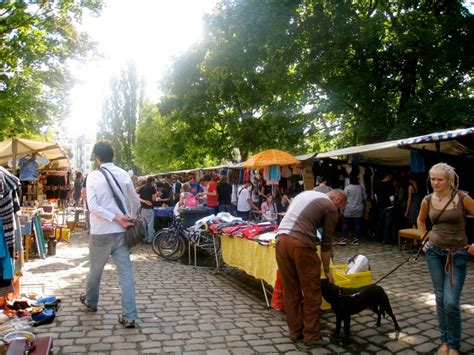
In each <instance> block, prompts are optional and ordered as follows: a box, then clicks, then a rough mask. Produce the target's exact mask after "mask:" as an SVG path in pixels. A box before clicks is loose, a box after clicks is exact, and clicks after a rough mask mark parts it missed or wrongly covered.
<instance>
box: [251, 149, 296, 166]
mask: <svg viewBox="0 0 474 355" xmlns="http://www.w3.org/2000/svg"><path fill="white" fill-rule="evenodd" d="M298 164H300V161H299V160H298V159H296V158H295V157H294V156H293V155H291V154H289V153H287V152H284V151H282V150H278V149H269V150H264V151H263V152H260V153H257V154H255V155H252V156H251V157H250V158H249V159H248V160H247V161H245V162H244V163H243V164H242V167H244V168H250V169H261V168H264V167H266V166H270V165H280V166H282V165H298Z"/></svg>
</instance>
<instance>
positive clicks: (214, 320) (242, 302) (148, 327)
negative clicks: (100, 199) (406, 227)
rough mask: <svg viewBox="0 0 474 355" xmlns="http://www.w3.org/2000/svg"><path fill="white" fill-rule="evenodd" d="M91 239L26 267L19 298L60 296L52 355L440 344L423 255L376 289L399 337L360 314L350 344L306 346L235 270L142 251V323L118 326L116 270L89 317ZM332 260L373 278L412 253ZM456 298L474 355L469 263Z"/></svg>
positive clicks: (377, 247) (411, 348) (372, 350)
mask: <svg viewBox="0 0 474 355" xmlns="http://www.w3.org/2000/svg"><path fill="white" fill-rule="evenodd" d="M87 243H88V235H87V234H86V233H75V234H74V235H73V238H72V239H71V241H70V242H69V243H65V242H61V243H59V244H58V246H57V255H56V256H50V257H47V258H46V259H34V260H30V261H29V262H27V263H26V266H25V273H24V277H23V278H22V292H23V293H25V294H28V293H31V292H37V293H43V294H50V293H55V294H56V295H57V296H59V297H61V298H62V306H61V309H60V310H59V312H58V315H57V317H56V320H55V322H53V323H52V324H50V325H45V326H41V327H38V328H35V331H36V333H37V334H44V335H50V336H52V337H53V338H54V352H55V353H57V354H61V353H63V354H71V353H78V354H92V353H102V354H142V353H143V354H145V353H164V352H171V353H185V354H200V353H211V354H250V353H287V354H432V353H434V352H436V349H437V346H438V333H437V330H436V329H437V327H436V320H435V306H434V296H433V293H432V289H431V283H430V281H429V277H428V274H427V271H426V263H425V259H424V257H423V256H421V257H420V260H419V261H418V262H417V263H409V264H405V265H403V266H402V267H401V268H400V269H399V270H397V271H396V272H395V273H394V274H392V275H391V276H389V277H388V278H387V279H385V280H383V281H382V282H381V285H382V286H383V287H384V289H385V290H386V292H387V294H388V296H389V298H390V301H391V304H392V307H393V310H394V313H395V315H396V317H397V319H398V322H399V324H400V327H401V328H402V331H401V332H400V333H399V334H398V335H397V334H396V332H395V331H394V326H393V323H392V321H391V320H390V318H386V319H383V320H382V324H381V326H380V327H379V328H377V327H376V326H375V322H376V316H375V314H373V313H372V312H371V311H367V310H366V311H364V312H362V313H361V314H359V315H356V316H353V318H352V324H351V334H352V341H351V343H350V344H347V345H343V344H341V343H340V342H338V341H337V340H335V339H332V338H331V342H330V343H329V344H326V345H318V346H315V347H311V348H309V347H306V346H305V345H303V344H302V343H293V342H291V341H289V339H288V338H287V326H286V322H285V316H284V314H283V313H282V312H279V311H275V310H269V309H267V308H266V306H265V302H264V297H263V293H262V291H261V287H260V283H259V282H257V281H256V280H254V279H253V278H251V277H247V276H246V275H244V274H243V273H242V272H239V271H238V270H235V269H231V268H225V269H224V270H222V271H220V272H218V273H216V272H215V271H213V270H210V269H204V268H194V267H192V266H189V265H185V264H179V263H169V262H166V261H164V260H162V259H160V258H159V257H158V256H157V255H155V254H154V253H153V251H152V250H151V247H150V246H141V247H139V248H138V249H137V250H136V252H135V253H134V254H133V266H134V271H135V281H136V285H137V304H138V311H139V318H138V326H137V328H135V329H125V328H124V327H123V326H122V325H120V324H118V322H117V317H118V315H119V314H120V313H121V306H120V292H119V285H118V277H117V275H116V273H115V270H114V266H113V264H108V265H107V266H106V269H105V271H104V275H103V278H102V286H101V300H100V304H99V310H98V312H97V313H88V312H85V311H84V307H83V305H82V304H80V303H79V301H78V297H79V295H80V293H82V292H83V289H84V280H85V277H86V273H87V271H88V261H87V253H88V245H87ZM334 254H335V258H334V260H335V263H345V262H346V261H347V259H348V258H349V257H350V256H352V255H355V254H363V255H367V256H368V257H369V259H370V262H371V266H372V272H373V280H374V281H375V280H378V279H379V278H380V277H382V276H383V275H385V274H386V273H387V272H389V271H390V270H392V268H394V267H395V266H396V265H398V264H399V263H401V262H402V261H403V260H406V259H407V257H408V256H410V255H411V254H409V253H399V252H398V248H397V246H387V245H382V244H376V243H369V242H364V241H362V242H361V243H360V244H359V245H358V246H353V245H347V246H335V248H334ZM469 269H470V270H469V271H468V276H467V280H466V284H465V287H464V292H463V297H462V316H463V341H462V343H463V345H462V349H461V350H462V351H463V353H471V354H472V353H474V287H473V281H474V272H473V263H472V260H471V262H470V264H469ZM321 323H322V328H323V329H324V330H325V331H327V332H331V331H333V330H334V328H335V316H334V314H333V313H332V312H329V311H327V312H325V313H323V315H322V320H321Z"/></svg>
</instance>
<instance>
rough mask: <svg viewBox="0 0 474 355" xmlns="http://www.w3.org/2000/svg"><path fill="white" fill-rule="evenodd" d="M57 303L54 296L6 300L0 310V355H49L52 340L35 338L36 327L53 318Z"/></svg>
mask: <svg viewBox="0 0 474 355" xmlns="http://www.w3.org/2000/svg"><path fill="white" fill-rule="evenodd" d="M60 302H61V300H60V299H58V298H56V296H54V295H47V296H38V295H29V296H22V297H19V298H16V299H13V300H8V301H6V302H5V304H4V305H3V307H2V309H1V310H0V340H2V342H3V344H4V345H3V349H1V350H0V352H1V353H2V354H30V353H33V354H50V353H52V348H53V339H52V338H51V337H49V336H39V337H37V336H36V335H35V333H34V330H35V328H36V327H38V326H41V325H45V324H50V323H52V322H53V320H54V319H55V317H56V313H57V311H58V309H59V306H60Z"/></svg>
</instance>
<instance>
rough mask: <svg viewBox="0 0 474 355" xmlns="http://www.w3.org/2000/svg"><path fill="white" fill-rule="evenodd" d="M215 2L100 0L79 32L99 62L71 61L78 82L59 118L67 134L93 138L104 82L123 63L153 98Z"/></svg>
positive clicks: (199, 30)
mask: <svg viewBox="0 0 474 355" xmlns="http://www.w3.org/2000/svg"><path fill="white" fill-rule="evenodd" d="M216 2H217V0H134V1H130V0H106V7H105V8H104V9H103V11H102V13H101V16H100V17H98V18H97V17H96V18H94V17H87V18H85V19H84V22H83V29H84V31H87V32H88V33H89V35H90V36H91V37H92V39H93V40H94V41H96V42H97V43H98V51H99V52H100V53H101V54H102V57H103V58H102V59H100V60H94V61H90V62H84V63H74V65H73V66H72V70H73V74H74V75H75V77H76V80H77V81H78V83H77V84H76V86H75V87H74V89H73V90H72V92H71V100H72V108H71V113H70V115H69V117H67V118H66V120H65V123H64V125H65V127H66V129H67V131H68V136H79V135H81V134H86V135H88V136H92V137H95V132H96V129H95V127H96V123H97V122H98V120H99V119H100V117H101V111H102V102H103V99H104V97H105V96H106V94H107V91H108V89H109V85H110V78H111V77H112V76H114V75H116V74H118V73H119V72H120V70H121V68H124V67H125V66H126V63H127V61H128V60H129V59H133V60H134V61H135V63H136V64H137V68H138V71H139V73H140V74H141V75H143V76H144V78H145V80H146V82H147V90H146V93H147V96H148V97H149V98H151V99H157V98H158V95H159V93H158V88H157V86H158V85H157V83H158V81H159V79H160V77H162V76H163V73H164V72H165V70H166V68H167V66H168V65H169V63H170V60H171V59H172V57H173V56H176V55H179V54H181V53H183V52H184V51H186V50H187V49H188V48H189V47H190V46H191V45H192V44H193V43H195V42H196V41H197V40H198V39H199V38H200V36H201V33H202V16H203V15H204V14H205V13H206V12H209V11H211V10H212V8H213V7H214V6H215V4H216Z"/></svg>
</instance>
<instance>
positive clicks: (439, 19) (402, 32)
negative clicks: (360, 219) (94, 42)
mask: <svg viewBox="0 0 474 355" xmlns="http://www.w3.org/2000/svg"><path fill="white" fill-rule="evenodd" d="M206 20H207V29H206V32H205V38H204V40H203V41H202V42H201V43H199V44H198V45H196V46H195V47H194V48H192V49H191V50H189V51H188V52H187V53H185V54H184V55H183V56H181V57H180V58H178V59H177V60H176V62H175V63H174V65H173V67H172V70H171V71H170V73H169V75H168V77H167V78H166V81H165V82H164V83H163V92H164V97H163V99H162V102H161V103H160V110H161V114H162V117H161V120H163V122H166V127H167V128H166V129H167V130H168V133H167V134H169V136H168V139H169V142H180V146H179V147H175V149H174V152H175V154H172V155H171V156H170V157H172V158H170V159H171V160H173V162H178V161H180V162H182V164H183V165H181V163H180V164H179V166H180V167H192V166H196V165H198V163H199V162H200V159H202V158H203V157H211V158H212V157H214V158H216V159H217V160H221V159H226V160H230V159H232V158H233V154H234V150H235V148H238V149H239V150H240V152H241V154H242V158H243V159H246V158H247V157H248V155H249V154H252V153H256V152H258V151H261V150H263V149H269V148H279V149H284V150H287V151H289V152H291V153H302V152H305V151H320V150H327V149H331V148H333V147H336V146H349V145H355V144H364V143H372V142H377V141H383V140H388V139H394V138H401V137H407V136H412V135H417V134H424V133H428V132H433V131H436V130H442V129H449V128H457V127H462V126H470V125H472V117H473V116H474V110H473V109H474V96H473V86H472V74H473V72H472V68H473V61H474V55H473V51H474V46H472V43H474V38H473V37H474V31H473V29H474V27H473V25H474V21H473V20H474V18H473V16H472V14H470V13H469V12H468V11H467V10H466V9H465V8H463V6H462V2H461V1H428V0H415V1H402V0H391V1H370V0H358V1H326V0H306V1H291V0H287V1H281V0H266V1H252V0H226V1H222V2H221V3H219V4H218V6H217V8H216V9H215V11H214V13H213V14H212V15H209V16H208V18H207V19H206ZM184 137H185V138H184ZM191 162H192V163H194V164H192V165H185V164H190V163H191ZM164 165H166V164H164ZM164 165H163V166H164Z"/></svg>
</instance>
